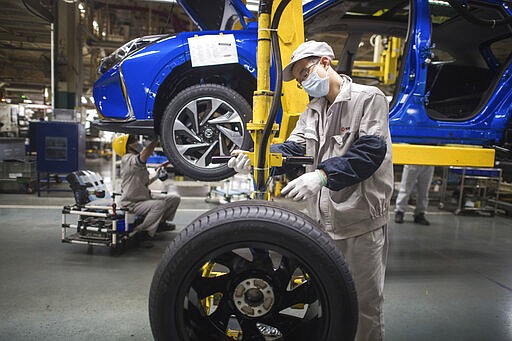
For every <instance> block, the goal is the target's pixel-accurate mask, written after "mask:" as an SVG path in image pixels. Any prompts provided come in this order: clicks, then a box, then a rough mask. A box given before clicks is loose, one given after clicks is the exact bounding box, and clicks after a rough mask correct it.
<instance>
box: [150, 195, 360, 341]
mask: <svg viewBox="0 0 512 341" xmlns="http://www.w3.org/2000/svg"><path fill="white" fill-rule="evenodd" d="M233 250H235V252H233ZM207 264H210V265H212V266H213V269H211V270H212V271H213V272H212V273H211V274H210V272H208V273H205V272H204V271H205V265H207ZM216 267H219V268H218V269H216ZM214 274H215V275H216V277H214ZM219 274H220V275H219ZM293 279H295V280H298V281H299V282H298V283H297V282H296V281H294V280H293ZM260 280H262V281H260ZM257 283H259V284H257ZM292 283H296V284H298V286H297V287H295V288H293V289H291V288H290V286H291V285H292ZM268 289H269V290H268ZM206 297H208V298H209V300H208V301H209V302H210V307H209V308H206V306H205V303H204V301H205V298H206ZM212 302H213V303H212ZM269 302H270V303H269ZM292 307H293V308H292ZM300 307H302V309H301V308H300ZM208 309H210V310H209V311H207V310H208ZM290 309H291V310H290ZM299 310H300V313H301V314H302V316H300V315H299V316H298V317H297V316H295V317H293V316H292V315H294V314H297V312H298V311H299ZM291 312H293V313H291ZM357 314H358V310H357V298H356V292H355V288H354V284H353V282H352V278H351V276H350V273H349V271H348V269H347V267H346V265H345V262H344V260H343V256H342V254H341V252H340V251H339V250H338V249H337V248H336V246H335V244H334V242H333V241H332V240H331V238H330V237H329V236H328V235H327V234H326V233H325V232H324V231H323V230H321V229H320V228H319V227H318V226H317V225H316V224H315V223H314V222H313V221H312V220H311V219H310V218H309V217H307V216H306V215H304V214H302V213H300V212H298V211H295V210H291V209H288V208H284V207H281V206H279V205H277V204H275V203H271V202H268V201H255V200H251V201H247V202H235V203H231V204H227V205H224V206H221V207H219V208H217V209H214V210H211V211H209V212H207V213H206V214H203V215H201V216H200V217H198V218H197V219H196V220H194V221H193V222H192V223H191V224H190V225H189V226H187V228H186V229H184V230H183V231H182V232H181V233H180V234H179V235H178V236H177V237H176V238H175V239H174V240H173V241H172V242H171V244H170V246H169V247H168V248H167V250H166V251H165V253H164V255H163V257H162V260H161V262H160V264H159V266H158V268H157V269H156V271H155V274H154V277H153V281H152V283H151V290H150V296H149V318H150V323H151V330H152V332H153V336H154V338H155V340H176V341H178V340H179V341H188V340H199V341H203V340H208V341H214V340H228V338H227V336H226V330H227V328H228V326H229V327H230V328H229V329H231V332H233V330H235V331H238V332H240V331H242V340H244V341H245V340H264V337H263V334H262V330H263V329H266V332H267V333H273V334H274V336H275V335H276V334H277V335H278V334H279V333H280V334H281V336H282V338H279V340H293V341H306V340H307V341H310V340H318V341H324V340H325V341H331V340H332V341H339V340H352V339H353V338H354V336H355V332H356V329H357ZM262 328H263V329H262Z"/></svg>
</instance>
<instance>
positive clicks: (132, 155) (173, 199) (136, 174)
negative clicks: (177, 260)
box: [112, 135, 181, 247]
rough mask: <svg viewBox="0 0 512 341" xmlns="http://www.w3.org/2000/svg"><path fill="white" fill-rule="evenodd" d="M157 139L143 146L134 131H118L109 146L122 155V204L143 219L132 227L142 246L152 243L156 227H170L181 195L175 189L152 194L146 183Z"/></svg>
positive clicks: (148, 182)
mask: <svg viewBox="0 0 512 341" xmlns="http://www.w3.org/2000/svg"><path fill="white" fill-rule="evenodd" d="M157 143H158V142H157V141H156V140H153V141H151V142H150V143H149V144H148V145H147V146H146V147H144V148H142V145H141V144H140V143H139V142H138V141H137V139H136V138H135V136H134V135H121V136H119V137H116V138H115V139H114V140H113V141H112V148H113V149H114V151H115V152H116V154H118V155H120V156H122V159H121V192H122V194H121V205H122V206H123V207H124V208H127V209H128V210H130V211H131V212H133V213H135V214H136V215H139V216H143V217H144V220H143V221H142V223H140V224H139V225H137V226H136V227H135V229H134V232H133V233H134V234H135V238H136V239H137V240H138V241H139V245H140V246H142V247H152V246H153V243H152V239H153V237H154V236H155V234H156V232H157V231H161V230H162V231H163V230H170V229H172V227H173V226H174V225H173V224H171V223H170V221H172V220H173V219H174V215H175V214H176V210H177V209H178V206H179V204H180V201H181V198H180V196H179V195H178V194H177V193H170V194H167V195H165V196H162V197H157V198H153V197H152V196H151V190H150V189H149V185H150V184H151V183H152V182H153V181H155V180H156V179H157V178H158V173H159V172H157V175H156V176H155V177H153V178H152V179H150V178H149V172H148V169H147V167H146V162H147V161H148V158H149V157H150V156H151V155H152V154H153V151H154V149H155V147H156V145H157Z"/></svg>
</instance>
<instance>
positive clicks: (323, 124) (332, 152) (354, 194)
mask: <svg viewBox="0 0 512 341" xmlns="http://www.w3.org/2000/svg"><path fill="white" fill-rule="evenodd" d="M342 77H343V79H344V83H343V86H342V88H341V89H340V93H339V94H338V96H337V97H336V100H335V101H334V103H333V104H332V105H331V106H330V107H329V108H328V107H327V106H328V102H327V99H326V98H325V97H321V98H315V99H313V100H312V101H311V102H310V103H309V105H308V107H307V108H306V111H304V113H302V115H301V116H300V118H299V120H298V122H297V125H296V127H295V129H294V130H293V131H292V133H291V135H290V137H289V138H288V140H290V141H293V142H296V143H301V144H303V145H305V147H306V155H309V156H314V157H315V162H314V164H313V165H310V166H307V169H306V171H313V170H315V169H316V168H317V165H318V164H319V163H320V162H322V161H324V160H326V159H329V158H332V157H335V156H343V155H344V154H345V153H346V152H347V151H348V150H349V148H350V147H351V145H352V143H353V142H354V141H355V140H356V139H357V138H359V137H360V136H364V135H375V136H379V137H381V138H382V139H384V140H385V141H386V145H387V152H386V156H385V158H384V161H383V162H382V164H381V165H380V167H379V168H378V169H377V171H376V172H375V173H374V174H373V175H372V176H370V177H369V178H368V179H366V180H364V181H362V182H359V183H357V184H355V185H352V186H349V187H346V188H343V189H341V190H339V191H331V190H329V189H328V188H327V187H323V188H322V190H321V191H320V192H319V194H317V195H316V196H315V197H313V198H312V199H309V200H308V203H307V205H308V210H309V213H310V215H311V216H312V217H313V219H315V220H316V221H317V222H318V223H320V224H321V225H322V226H323V227H324V228H325V230H326V231H327V232H328V233H329V234H330V235H331V237H332V238H334V239H347V238H352V237H356V236H359V235H361V234H363V233H366V232H369V231H373V230H375V229H377V228H379V227H381V226H383V225H385V224H387V221H388V216H389V213H388V212H389V204H390V200H391V195H392V193H393V164H392V161H391V137H390V133H389V120H388V116H389V108H388V102H387V100H386V98H385V96H384V94H383V93H382V92H381V91H380V90H379V89H378V88H376V87H373V86H366V85H360V84H355V83H352V80H351V79H350V78H349V77H348V76H344V75H343V76H342Z"/></svg>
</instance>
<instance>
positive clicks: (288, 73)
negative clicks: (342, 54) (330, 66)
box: [283, 40, 334, 82]
mask: <svg viewBox="0 0 512 341" xmlns="http://www.w3.org/2000/svg"><path fill="white" fill-rule="evenodd" d="M308 57H327V58H329V60H333V59H334V52H333V51H332V48H331V47H330V46H329V45H328V44H327V43H324V42H321V41H315V40H308V41H306V42H304V43H302V44H300V45H299V46H298V47H297V49H295V51H293V53H292V59H291V60H290V63H289V64H288V65H286V67H285V68H284V69H283V80H284V81H285V82H288V81H291V80H292V79H294V77H293V74H292V69H293V65H295V63H296V62H298V61H299V60H301V59H304V58H308Z"/></svg>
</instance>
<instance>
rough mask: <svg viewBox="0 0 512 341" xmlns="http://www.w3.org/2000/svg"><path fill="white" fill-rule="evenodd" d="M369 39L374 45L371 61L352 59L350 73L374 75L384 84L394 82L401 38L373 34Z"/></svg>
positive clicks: (360, 75)
mask: <svg viewBox="0 0 512 341" xmlns="http://www.w3.org/2000/svg"><path fill="white" fill-rule="evenodd" d="M371 41H372V42H373V46H374V54H373V61H362V60H356V61H354V68H353V69H352V75H354V76H358V77H374V78H377V79H378V80H379V81H380V82H381V83H382V84H384V85H391V84H395V82H396V78H397V72H398V58H399V57H400V49H401V39H400V38H397V37H387V38H383V37H382V36H380V35H374V36H372V39H371Z"/></svg>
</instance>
